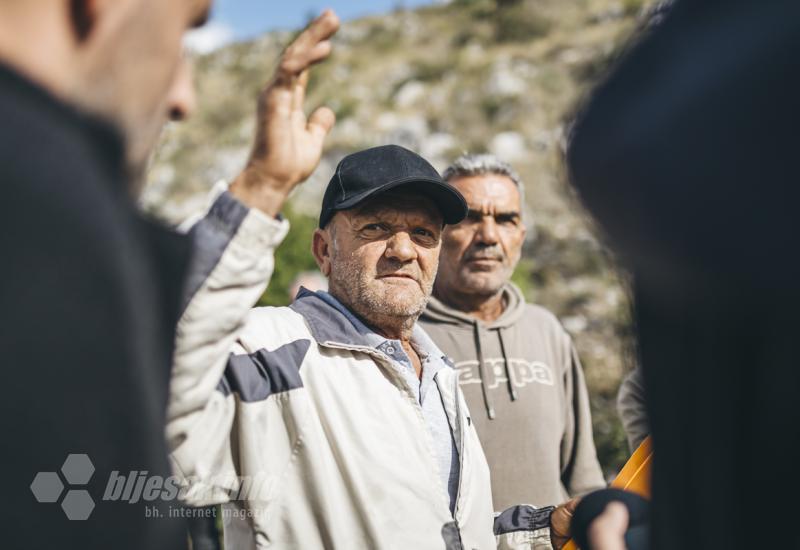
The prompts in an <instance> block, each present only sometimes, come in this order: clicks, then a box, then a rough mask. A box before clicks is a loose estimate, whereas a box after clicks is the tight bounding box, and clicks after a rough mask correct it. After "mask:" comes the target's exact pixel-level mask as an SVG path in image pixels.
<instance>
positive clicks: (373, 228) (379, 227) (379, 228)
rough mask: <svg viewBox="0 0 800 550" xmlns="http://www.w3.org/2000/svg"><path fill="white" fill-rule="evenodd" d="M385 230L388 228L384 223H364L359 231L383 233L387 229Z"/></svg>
mask: <svg viewBox="0 0 800 550" xmlns="http://www.w3.org/2000/svg"><path fill="white" fill-rule="evenodd" d="M387 230H388V227H386V225H384V224H382V223H368V224H367V225H365V226H364V227H362V228H361V231H363V232H365V233H370V234H374V233H383V232H384V231H387Z"/></svg>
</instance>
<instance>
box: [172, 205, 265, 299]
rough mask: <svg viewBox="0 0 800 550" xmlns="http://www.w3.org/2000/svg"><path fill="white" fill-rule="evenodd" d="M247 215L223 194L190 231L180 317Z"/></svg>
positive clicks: (245, 211)
mask: <svg viewBox="0 0 800 550" xmlns="http://www.w3.org/2000/svg"><path fill="white" fill-rule="evenodd" d="M249 211H250V209H249V208H247V207H246V206H245V205H243V204H242V203H241V202H239V201H238V200H236V198H234V196H233V195H231V194H230V193H228V192H227V191H225V192H224V193H222V194H221V195H220V196H219V197H217V200H215V201H214V204H213V205H211V208H210V209H209V211H208V213H207V214H206V215H205V217H203V219H201V220H200V221H199V222H197V223H196V224H195V225H194V226H193V227H192V229H191V230H190V231H189V237H190V238H191V239H192V260H191V264H190V267H189V274H188V276H187V277H186V285H185V286H184V294H183V300H182V302H181V309H180V311H181V313H183V311H185V310H186V306H188V305H189V302H190V301H191V299H192V297H194V295H195V293H197V291H198V290H199V289H200V287H201V286H203V282H204V281H205V280H206V279H207V278H208V276H209V275H211V272H212V271H214V268H215V267H216V266H217V264H218V263H219V260H220V258H222V254H223V253H224V252H225V249H226V248H227V247H228V243H230V242H231V239H233V237H234V235H236V232H237V231H238V230H239V226H240V225H241V224H242V222H243V221H244V219H245V217H246V216H247V213H248V212H249Z"/></svg>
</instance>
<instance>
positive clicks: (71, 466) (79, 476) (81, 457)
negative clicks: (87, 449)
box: [61, 454, 94, 485]
mask: <svg viewBox="0 0 800 550" xmlns="http://www.w3.org/2000/svg"><path fill="white" fill-rule="evenodd" d="M61 473H62V474H64V478H65V479H66V480H67V483H69V484H70V485H86V484H87V483H89V480H90V479H92V474H93V473H94V464H92V461H91V460H89V456H88V455H85V454H71V455H69V456H68V457H67V459H66V460H65V461H64V465H63V466H61Z"/></svg>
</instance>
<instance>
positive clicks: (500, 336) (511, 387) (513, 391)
mask: <svg viewBox="0 0 800 550" xmlns="http://www.w3.org/2000/svg"><path fill="white" fill-rule="evenodd" d="M497 339H498V340H500V353H502V354H503V363H504V364H505V366H506V381H507V382H508V393H509V395H511V401H516V400H517V388H516V385H515V384H514V377H513V375H512V374H511V365H509V364H508V355H507V354H506V344H505V342H503V329H502V328H498V329H497Z"/></svg>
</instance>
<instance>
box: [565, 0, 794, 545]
mask: <svg viewBox="0 0 800 550" xmlns="http://www.w3.org/2000/svg"><path fill="white" fill-rule="evenodd" d="M798 53H800V3H798V2H796V1H794V0H771V1H764V2H748V1H744V0H734V1H728V2H724V3H723V2H710V1H706V2H677V3H676V4H675V5H674V7H673V11H672V12H671V13H670V14H668V15H667V17H666V18H665V19H664V21H663V22H662V24H661V26H660V27H658V28H656V29H655V30H654V31H653V32H652V33H651V34H650V35H649V36H648V37H646V38H645V39H644V40H643V41H642V43H641V44H639V46H638V47H637V48H636V49H635V50H634V51H633V52H632V53H631V54H630V55H628V56H627V57H626V58H625V59H624V60H623V61H622V63H621V64H620V65H619V66H618V67H617V68H616V70H615V71H614V73H613V74H612V76H611V77H610V79H609V80H608V81H607V82H606V83H605V84H603V85H602V86H600V87H599V88H598V89H597V90H596V91H595V92H594V94H593V96H592V98H591V100H590V102H589V104H588V106H587V109H586V111H585V112H584V113H583V114H582V116H581V117H580V119H579V121H578V122H577V124H576V127H575V131H574V135H573V137H572V139H571V146H570V150H569V163H570V167H571V171H572V177H573V181H574V183H575V185H576V186H577V187H578V189H579V191H580V192H581V194H582V197H583V199H584V201H585V202H586V204H587V205H588V206H589V208H590V210H592V211H593V212H594V214H595V215H596V216H597V218H598V219H599V221H600V222H601V223H602V225H603V226H604V228H605V230H606V231H607V233H608V237H609V239H610V241H611V243H612V244H613V246H614V247H616V249H617V250H618V251H619V252H620V253H621V255H622V258H623V260H625V261H626V262H627V263H628V265H629V266H630V267H631V269H632V272H633V275H634V290H635V308H636V321H637V328H638V333H639V348H640V353H641V365H642V369H643V375H644V388H645V396H646V405H647V412H648V418H649V420H650V428H651V430H652V437H653V448H654V453H655V455H654V463H653V479H652V497H653V500H652V516H651V517H652V526H651V534H652V537H651V548H653V549H675V548H685V549H694V548H697V549H701V548H702V549H704V550H715V549H726V550H738V549H745V548H752V547H753V546H758V547H776V548H800V534H798V530H797V529H796V528H794V525H795V523H796V516H797V505H796V499H797V495H798V493H800V477H798V476H797V465H798V464H800V446H798V444H797V442H798V441H800V422H798V419H799V418H800V409H798V404H797V389H798V388H800V368H798V359H797V346H796V341H797V328H798V323H797V312H798V310H800V285H798V280H800V255H799V254H798V250H799V249H798V246H797V235H800V216H798V215H797V205H798V204H800V187H798V185H797V184H796V180H797V161H796V159H797V146H798V137H797V121H798V120H800V103H798V101H797V98H798V97H800V73H798V70H797V56H798ZM612 515H618V514H617V513H616V512H613V513H612ZM612 523H614V524H615V525H616V526H615V527H614V526H612V527H610V528H609V530H608V531H609V532H613V533H617V534H618V533H619V529H618V527H619V525H620V524H619V522H616V521H614V522H612ZM618 538H619V537H617V539H618Z"/></svg>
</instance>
